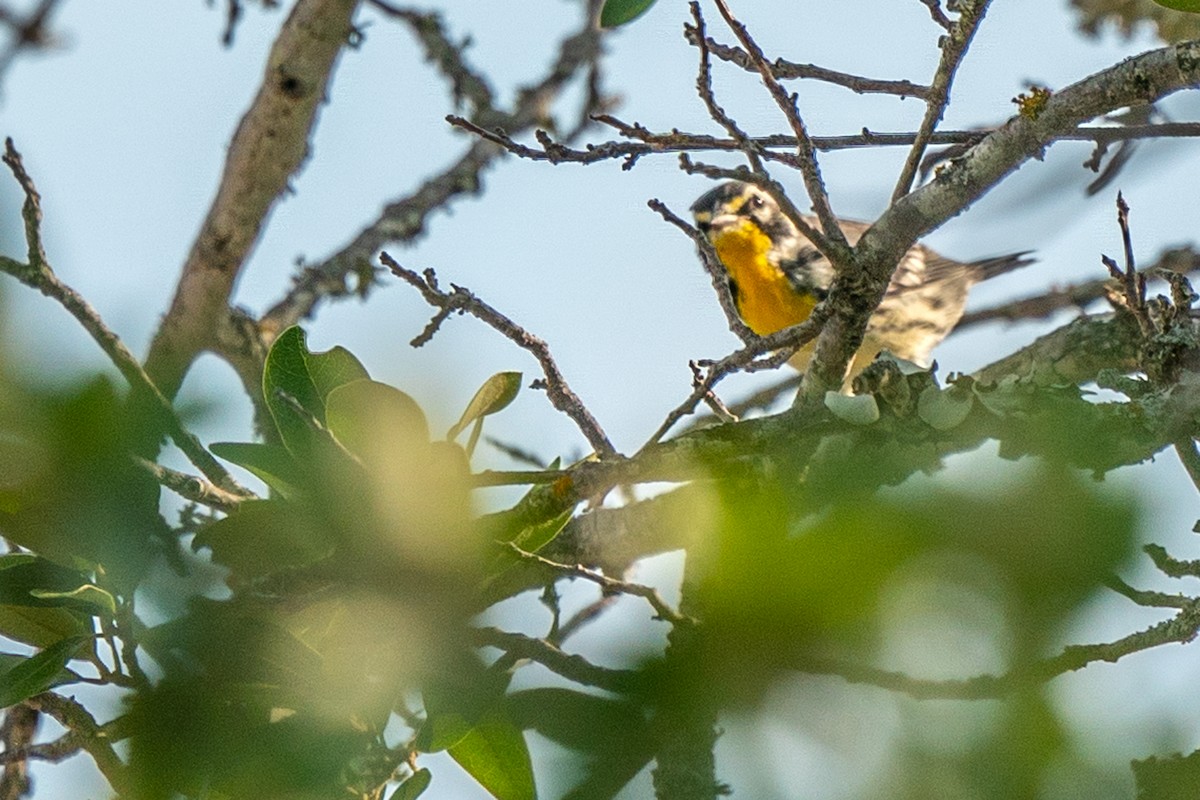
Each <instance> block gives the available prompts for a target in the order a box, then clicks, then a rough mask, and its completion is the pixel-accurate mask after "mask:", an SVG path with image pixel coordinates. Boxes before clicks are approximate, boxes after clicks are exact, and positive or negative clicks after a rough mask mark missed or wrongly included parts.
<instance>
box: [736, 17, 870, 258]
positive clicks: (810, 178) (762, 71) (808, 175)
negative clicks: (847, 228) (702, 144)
mask: <svg viewBox="0 0 1200 800" xmlns="http://www.w3.org/2000/svg"><path fill="white" fill-rule="evenodd" d="M715 2H716V4H717V10H718V11H720V12H721V16H722V17H724V19H725V23H726V24H727V25H729V28H730V30H732V31H733V35H734V36H736V37H737V39H738V41H740V42H741V43H742V47H744V48H746V52H747V53H748V54H749V56H750V59H751V61H752V62H753V64H754V65H755V67H756V68H757V69H758V74H759V76H760V77H761V78H762V82H763V84H764V85H765V86H766V87H767V91H768V92H770V94H771V97H772V99H774V100H775V104H776V105H777V106H779V109H780V110H781V111H782V112H783V115H784V117H785V118H786V119H787V121H788V125H790V126H791V128H792V133H794V134H795V136H796V143H797V145H796V151H797V155H798V156H799V159H800V163H799V168H800V175H801V176H802V177H803V178H804V188H805V189H806V190H807V191H808V197H809V199H810V200H811V201H812V206H813V211H814V213H815V214H816V215H817V219H819V220H820V221H821V232H822V233H824V234H825V239H826V240H827V241H826V242H824V243H822V242H820V241H818V240H813V239H812V237H811V236H809V239H810V240H812V243H813V246H814V247H816V248H817V249H818V250H820V251H821V253H822V254H823V255H825V256H826V257H827V258H829V260H830V261H832V262H833V263H834V264H835V265H836V266H841V265H843V264H846V263H849V260H850V257H849V253H850V245H849V244H848V243H847V242H846V236H845V234H844V233H843V232H842V229H841V226H839V225H838V221H837V217H836V216H835V215H834V213H833V209H832V208H831V207H830V205H829V195H828V194H827V193H826V191H825V182H824V181H823V180H822V179H821V168H820V166H819V165H818V164H817V154H816V149H815V148H814V147H813V143H812V139H811V138H810V137H809V135H808V129H807V128H806V127H805V125H804V120H803V119H802V118H801V117H800V109H799V108H797V106H796V96H795V95H789V94H788V93H787V90H786V89H784V88H783V85H782V84H780V83H779V81H778V80H776V78H775V75H774V73H773V72H772V71H771V65H770V64H768V63H767V58H766V56H765V55H764V54H763V51H762V48H761V47H759V46H758V42H756V41H754V39H753V37H751V36H750V32H749V31H747V30H746V26H745V25H743V24H742V23H740V22H738V20H737V19H736V18H735V17H734V16H733V12H732V11H730V10H729V4H728V3H727V2H726V0H715ZM763 188H764V189H767V190H768V191H770V187H766V186H764V187H763ZM780 194H782V192H780ZM771 195H772V197H774V199H775V200H776V202H780V201H781V199H782V201H783V202H780V205H781V207H782V208H783V211H784V213H785V214H787V215H788V218H789V219H791V220H792V222H793V223H795V222H797V221H798V220H799V214H796V215H795V218H793V215H792V214H791V213H788V212H789V210H788V206H790V205H791V203H790V201H788V200H787V199H786V198H780V197H779V196H777V195H776V193H775V192H771ZM797 227H800V226H799V225H798V226H797ZM801 232H804V229H803V228H801ZM805 235H808V234H807V233H806V234H805ZM822 245H824V246H822Z"/></svg>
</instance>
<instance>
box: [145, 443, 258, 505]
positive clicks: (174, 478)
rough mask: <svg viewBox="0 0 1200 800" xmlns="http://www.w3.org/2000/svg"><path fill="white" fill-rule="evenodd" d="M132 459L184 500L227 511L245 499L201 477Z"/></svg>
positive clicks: (146, 461) (147, 460)
mask: <svg viewBox="0 0 1200 800" xmlns="http://www.w3.org/2000/svg"><path fill="white" fill-rule="evenodd" d="M133 460H134V463H135V464H137V466H138V467H140V468H141V469H143V470H145V471H146V472H148V473H150V475H151V477H153V478H154V480H156V481H158V483H159V484H161V485H162V486H165V487H166V488H168V489H170V490H171V491H172V492H174V493H175V494H177V495H179V496H180V497H182V498H183V499H184V500H191V501H192V502H194V503H201V504H202V505H206V506H208V507H209V508H215V509H217V510H218V511H225V512H229V511H233V510H235V509H236V508H237V507H238V506H239V505H241V503H242V501H243V500H245V499H247V497H246V495H240V494H234V493H233V492H228V491H226V490H224V489H222V488H221V487H219V486H217V485H215V484H212V483H209V482H208V481H206V480H204V479H203V478H199V477H197V476H195V475H188V474H187V473H185V472H178V471H176V470H173V469H170V468H169V467H164V466H162V465H161V464H156V463H154V462H153V461H150V460H149V459H145V458H142V457H141V456H134V457H133Z"/></svg>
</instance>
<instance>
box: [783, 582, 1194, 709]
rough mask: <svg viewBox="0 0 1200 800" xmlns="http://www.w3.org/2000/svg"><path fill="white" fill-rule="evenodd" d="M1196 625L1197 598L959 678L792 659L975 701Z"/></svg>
mask: <svg viewBox="0 0 1200 800" xmlns="http://www.w3.org/2000/svg"><path fill="white" fill-rule="evenodd" d="M1198 630H1200V601H1196V600H1189V601H1188V602H1187V603H1186V604H1185V605H1184V606H1183V607H1182V608H1180V610H1179V613H1178V614H1176V615H1175V616H1174V617H1172V618H1171V619H1168V620H1164V621H1163V622H1160V623H1158V624H1156V625H1152V626H1151V627H1149V628H1147V629H1146V630H1143V631H1138V632H1137V633H1131V634H1130V635H1128V636H1125V637H1122V638H1120V639H1117V640H1116V641H1113V642H1106V643H1103V644H1087V645H1070V646H1068V647H1066V648H1064V649H1063V651H1062V652H1061V653H1059V654H1058V655H1056V656H1052V657H1050V658H1046V659H1043V660H1041V661H1037V662H1034V663H1033V664H1030V665H1028V666H1025V667H1021V668H1018V669H1015V670H1013V671H1012V672H1009V673H1007V674H1004V675H980V676H977V677H974V678H967V679H963V680H946V681H931V680H922V679H920V678H913V677H911V676H909V675H906V674H904V673H901V672H893V671H890V670H883V669H877V668H875V667H867V666H862V665H857V664H847V663H843V662H833V661H820V660H811V661H807V660H803V659H798V660H797V662H796V663H795V664H794V666H795V667H796V668H797V669H798V670H800V671H802V672H809V673H814V674H821V675H837V676H840V677H842V678H844V679H845V680H846V681H848V682H850V683H863V684H869V685H871V686H879V687H881V688H884V689H890V690H892V691H896V692H901V693H903V694H907V695H910V696H912V697H916V698H920V699H934V698H947V699H959V700H978V699H984V698H998V697H1004V696H1006V695H1009V694H1012V693H1013V692H1016V691H1019V690H1021V689H1025V688H1027V687H1030V686H1035V685H1037V684H1039V683H1045V682H1046V681H1049V680H1051V679H1053V678H1056V677H1058V676H1059V675H1063V674H1065V673H1068V672H1074V671H1075V670H1079V669H1083V668H1084V667H1086V666H1087V665H1089V664H1092V663H1095V662H1098V661H1106V662H1109V663H1115V662H1117V661H1119V660H1120V659H1122V658H1124V657H1125V656H1128V655H1132V654H1134V653H1139V652H1141V651H1143V650H1149V649H1151V648H1154V647H1159V646H1161V645H1164V644H1170V643H1172V642H1178V643H1181V644H1185V643H1187V642H1190V641H1192V640H1193V639H1195V638H1196V635H1197V631H1198Z"/></svg>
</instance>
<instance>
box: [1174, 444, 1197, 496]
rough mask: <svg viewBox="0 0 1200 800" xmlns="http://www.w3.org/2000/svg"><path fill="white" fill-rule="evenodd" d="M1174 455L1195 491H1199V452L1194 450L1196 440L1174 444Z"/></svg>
mask: <svg viewBox="0 0 1200 800" xmlns="http://www.w3.org/2000/svg"><path fill="white" fill-rule="evenodd" d="M1175 453H1176V455H1178V456H1179V461H1180V463H1182V464H1183V468H1184V469H1186V470H1187V474H1188V477H1189V478H1191V479H1192V483H1193V484H1194V485H1195V487H1196V489H1197V490H1200V451H1198V450H1196V440H1195V439H1191V438H1188V439H1181V440H1180V441H1178V442H1176V443H1175Z"/></svg>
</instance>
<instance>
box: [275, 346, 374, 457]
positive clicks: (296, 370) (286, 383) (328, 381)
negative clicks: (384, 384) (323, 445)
mask: <svg viewBox="0 0 1200 800" xmlns="http://www.w3.org/2000/svg"><path fill="white" fill-rule="evenodd" d="M368 377H369V376H368V374H367V370H366V369H365V368H364V367H363V365H362V364H361V363H360V362H359V360H358V359H357V358H355V357H354V356H353V355H352V354H351V353H350V351H349V350H346V349H345V348H343V347H335V348H333V349H331V350H328V351H326V352H324V353H313V352H310V351H309V350H308V347H307V345H306V344H305V333H304V331H303V330H302V329H301V328H299V327H296V326H293V327H291V328H288V329H287V330H286V331H284V332H283V333H281V334H280V335H279V337H278V338H277V339H276V340H275V343H274V344H273V345H272V346H271V351H270V352H269V353H268V354H267V360H266V365H265V366H264V368H263V397H264V398H265V399H266V402H267V407H268V408H269V409H270V411H271V416H272V417H274V419H275V427H276V428H277V429H278V430H279V435H280V438H281V439H282V440H283V443H284V445H285V446H286V447H287V448H288V449H289V450H290V451H291V452H292V453H293V454H294V455H300V456H307V455H308V454H309V453H310V451H311V449H312V447H313V443H312V439H313V432H312V429H311V427H310V425H309V423H308V422H307V421H306V420H305V419H304V417H303V415H302V414H300V413H299V412H298V411H297V410H296V409H295V408H293V407H292V406H291V404H289V403H288V402H287V401H286V400H284V399H283V398H282V397H280V394H283V395H286V396H287V397H290V398H292V399H293V400H295V401H296V402H297V403H299V405H300V407H301V408H303V409H304V411H305V412H307V413H308V414H309V415H311V416H312V418H313V419H315V420H316V421H317V422H319V423H321V424H322V425H324V424H325V399H326V397H327V396H328V395H329V393H330V392H331V391H333V390H334V389H336V388H337V387H339V386H341V385H343V384H346V383H350V382H352V381H356V380H363V379H365V378H368Z"/></svg>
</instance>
